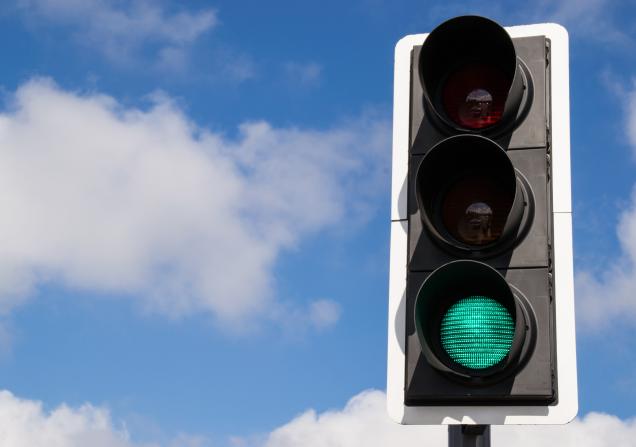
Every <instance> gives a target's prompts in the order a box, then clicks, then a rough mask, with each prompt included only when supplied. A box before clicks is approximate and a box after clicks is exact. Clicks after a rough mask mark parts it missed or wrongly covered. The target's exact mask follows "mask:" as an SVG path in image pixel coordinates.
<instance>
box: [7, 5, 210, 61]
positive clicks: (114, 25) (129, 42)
mask: <svg viewBox="0 0 636 447" xmlns="http://www.w3.org/2000/svg"><path fill="white" fill-rule="evenodd" d="M17 1H18V5H19V6H20V7H21V8H22V9H23V10H24V12H25V13H26V14H28V16H30V17H35V18H40V19H44V20H47V21H50V22H52V23H56V24H61V25H67V26H70V27H72V28H73V29H74V30H75V31H76V32H77V33H78V35H79V38H80V39H81V41H82V42H84V43H89V44H91V45H93V46H94V47H97V48H100V49H101V50H102V51H104V53H105V54H106V55H107V56H109V57H111V58H113V59H115V60H122V59H126V58H130V57H131V53H133V52H134V51H135V50H136V49H137V48H138V47H139V46H140V45H142V44H147V43H153V44H157V45H160V46H162V49H161V50H160V54H162V52H164V51H165V50H166V49H171V51H172V52H175V51H176V50H177V49H182V48H183V46H185V45H188V44H191V43H192V42H194V41H195V40H197V39H198V38H199V37H200V36H201V35H202V34H203V33H205V32H207V31H209V30H210V29H212V28H214V27H215V26H216V25H217V24H218V19H217V14H216V12H215V11H214V10H211V9H207V10H201V11H197V12H189V11H185V10H184V11H180V12H174V13H171V12H167V11H165V10H164V9H162V8H161V6H160V5H159V4H158V3H157V2H154V1H148V0H132V1H126V2H121V1H117V0H17ZM164 47H165V48H164ZM162 56H163V57H165V53H163V54H162ZM164 62H165V61H164Z"/></svg>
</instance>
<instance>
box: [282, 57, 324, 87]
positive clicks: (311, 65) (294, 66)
mask: <svg viewBox="0 0 636 447" xmlns="http://www.w3.org/2000/svg"><path fill="white" fill-rule="evenodd" d="M284 68H285V72H286V73H287V77H288V78H289V80H290V81H292V82H294V83H298V84H301V85H315V84H317V83H319V82H320V78H321V76H322V66H321V65H320V64H318V63H316V62H307V63H300V62H287V63H286V64H285V66H284Z"/></svg>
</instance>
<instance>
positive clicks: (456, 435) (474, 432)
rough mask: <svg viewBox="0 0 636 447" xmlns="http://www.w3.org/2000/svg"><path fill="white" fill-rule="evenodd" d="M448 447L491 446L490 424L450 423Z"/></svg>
mask: <svg viewBox="0 0 636 447" xmlns="http://www.w3.org/2000/svg"><path fill="white" fill-rule="evenodd" d="M448 447H490V425H449V426H448Z"/></svg>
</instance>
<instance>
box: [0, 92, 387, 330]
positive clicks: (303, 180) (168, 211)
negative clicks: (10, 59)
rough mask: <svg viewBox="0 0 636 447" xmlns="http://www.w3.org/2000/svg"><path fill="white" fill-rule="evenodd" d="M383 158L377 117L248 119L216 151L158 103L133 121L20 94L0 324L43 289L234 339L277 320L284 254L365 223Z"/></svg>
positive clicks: (326, 308)
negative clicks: (125, 304) (121, 299)
mask: <svg viewBox="0 0 636 447" xmlns="http://www.w3.org/2000/svg"><path fill="white" fill-rule="evenodd" d="M389 147H390V144H389V129H388V125H387V123H386V122H384V121H381V120H380V121H378V120H374V119H360V120H357V121H356V122H351V123H346V124H344V125H342V126H341V127H337V128H333V129H329V130H324V131H317V130H302V129H296V128H282V129H277V128H274V127H272V126H271V125H269V124H268V123H266V122H252V123H245V124H243V125H241V126H240V128H239V132H238V136H236V137H235V138H226V137H225V136H224V135H222V134H217V133H213V132H210V131H207V130H205V129H201V128H198V127H197V126H196V125H195V124H194V123H193V122H191V121H190V120H188V118H187V117H186V116H184V114H183V113H182V112H181V111H180V110H179V109H178V108H176V107H175V106H174V105H173V104H172V103H171V102H170V101H169V99H166V98H164V97H161V96H157V98H155V102H154V104H153V105H152V107H150V108H149V109H148V110H139V109H133V108H126V107H123V106H122V105H121V104H119V103H117V102H116V101H115V100H114V99H112V98H110V97H107V96H103V95H98V94H90V95H81V94H76V93H70V92H66V91H63V90H61V89H59V88H58V87H56V86H55V85H53V84H52V83H51V82H50V81H46V80H34V81H31V82H29V83H27V84H25V85H23V86H22V87H21V88H19V89H18V91H17V92H16V93H15V95H14V100H13V104H12V105H11V107H10V108H9V109H8V110H7V111H5V113H3V114H0V200H1V201H2V207H3V215H4V216H5V217H4V218H3V219H1V220H0V311H2V312H7V311H9V310H10V309H11V308H12V307H14V306H15V305H16V304H18V303H19V302H20V301H21V300H23V299H24V297H25V296H28V295H29V293H30V292H33V290H34V288H35V287H37V285H38V284H41V283H44V282H47V281H53V282H56V283H62V284H64V285H66V286H70V287H74V288H77V289H80V290H81V289H85V290H88V291H98V292H103V293H115V294H119V295H127V296H132V297H136V298H138V299H140V300H141V302H142V303H143V305H144V306H145V308H146V309H148V310H150V311H155V312H161V313H163V314H166V315H170V316H181V315H187V314H191V313H194V312H208V313H210V314H212V315H214V316H215V317H217V319H218V320H219V321H221V322H224V323H230V324H232V323H234V327H235V328H239V330H240V324H239V323H240V321H242V319H243V317H246V316H249V315H252V314H255V313H259V312H263V311H264V310H265V309H266V308H268V309H271V308H276V303H275V300H274V298H273V296H274V282H273V278H272V268H273V265H274V263H275V261H276V259H277V258H278V256H279V254H280V253H281V251H283V250H285V249H291V248H293V247H294V246H295V245H296V244H297V243H298V242H299V240H300V238H302V237H303V236H305V235H308V234H311V233H315V232H317V231H319V230H321V229H324V228H326V227H328V226H332V225H334V224H336V223H338V222H342V220H343V219H345V218H347V217H349V218H355V217H356V216H359V215H361V214H362V213H364V212H365V211H368V208H369V206H371V205H370V203H371V202H372V200H374V199H376V198H377V194H378V192H382V191H384V189H383V185H384V184H385V183H387V182H388V181H387V179H386V174H387V170H388V154H389ZM354 194H355V195H354ZM349 197H358V198H359V199H358V200H357V201H356V202H352V201H350V200H348V198H349ZM310 312H311V313H312V315H315V318H316V325H318V326H319V325H321V324H325V323H329V324H331V323H332V322H333V320H334V319H337V314H338V312H337V309H334V307H333V306H332V305H330V304H329V302H328V301H325V302H322V303H320V302H319V303H316V304H315V305H314V306H313V308H312V309H310Z"/></svg>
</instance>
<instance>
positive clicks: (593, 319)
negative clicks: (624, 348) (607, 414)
mask: <svg viewBox="0 0 636 447" xmlns="http://www.w3.org/2000/svg"><path fill="white" fill-rule="evenodd" d="M605 78H606V79H605V82H606V84H607V85H608V87H609V88H610V89H612V90H613V91H614V92H615V93H620V97H625V98H627V100H626V101H625V104H624V106H625V110H626V112H627V113H626V115H627V120H626V122H625V126H626V129H625V130H626V133H627V136H628V140H629V142H630V144H631V146H632V152H633V156H634V157H636V81H634V82H632V88H631V90H627V89H624V88H623V87H622V86H620V85H619V84H618V83H617V82H616V80H613V79H612V78H611V77H609V78H608V77H607V75H606V76H605ZM616 232H617V237H618V240H619V243H620V247H621V254H620V255H619V256H617V257H615V259H614V260H613V261H612V262H610V263H609V264H606V265H605V266H604V268H603V269H602V270H601V271H600V272H598V273H596V274H594V273H592V272H587V271H580V272H578V273H577V275H576V301H577V315H576V316H577V321H578V322H579V324H580V326H581V327H583V328H586V329H592V330H599V329H603V328H606V327H608V326H609V325H610V324H615V323H619V322H620V323H628V324H635V323H636V296H635V295H634V291H635V290H636V186H635V187H634V189H633V191H632V196H631V201H630V204H629V206H628V207H627V209H625V210H624V211H623V213H622V215H621V216H620V219H619V223H618V226H617V229H616Z"/></svg>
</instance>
